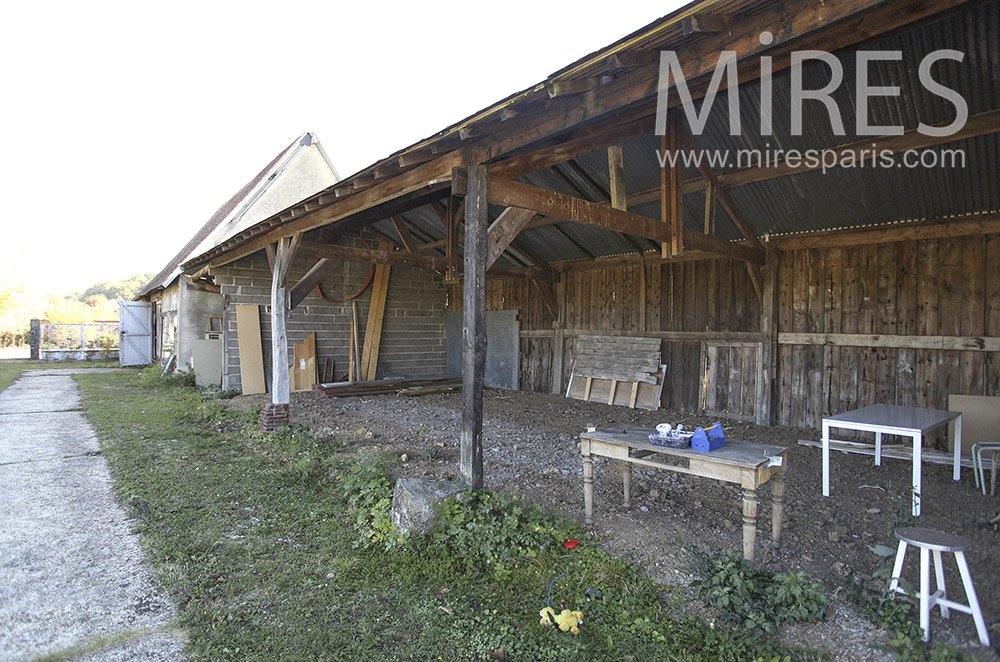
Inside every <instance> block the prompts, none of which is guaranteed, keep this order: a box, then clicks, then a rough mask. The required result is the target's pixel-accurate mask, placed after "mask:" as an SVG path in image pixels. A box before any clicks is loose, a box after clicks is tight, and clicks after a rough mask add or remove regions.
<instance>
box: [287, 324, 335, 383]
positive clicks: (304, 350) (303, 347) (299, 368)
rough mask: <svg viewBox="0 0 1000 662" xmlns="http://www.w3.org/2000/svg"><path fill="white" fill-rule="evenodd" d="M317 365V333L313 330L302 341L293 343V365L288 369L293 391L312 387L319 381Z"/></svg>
mask: <svg viewBox="0 0 1000 662" xmlns="http://www.w3.org/2000/svg"><path fill="white" fill-rule="evenodd" d="M328 360H329V359H328ZM317 367H318V366H317V364H316V333H315V332H313V333H310V334H309V335H308V336H306V339H305V340H303V341H302V342H300V343H294V344H293V345H292V365H291V366H290V367H289V369H288V370H289V379H290V380H291V390H292V392H293V393H296V392H299V391H309V390H311V389H312V387H313V384H316V383H317V382H318V381H319V379H318V378H317V374H316V370H317Z"/></svg>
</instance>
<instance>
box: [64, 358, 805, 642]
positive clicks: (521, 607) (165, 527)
mask: <svg viewBox="0 0 1000 662" xmlns="http://www.w3.org/2000/svg"><path fill="white" fill-rule="evenodd" d="M78 381H79V383H80V384H81V386H82V387H83V406H84V409H85V411H86V414H87V416H88V418H89V419H90V420H91V422H92V423H93V424H94V426H95V428H96V429H97V432H98V436H99V438H100V439H101V442H102V447H103V449H104V455H105V457H106V458H107V459H108V461H109V463H110V465H111V470H112V474H113V476H114V479H115V483H116V487H117V490H118V492H119V495H120V498H121V500H122V501H123V503H126V504H131V507H132V509H133V514H134V515H135V516H136V517H137V520H136V527H137V528H138V530H139V532H140V534H141V535H142V540H143V541H144V545H145V547H146V550H147V553H148V555H149V557H150V559H151V561H152V563H153V565H154V568H155V570H156V573H157V576H158V577H159V580H160V581H161V582H162V584H163V585H164V586H165V588H166V589H167V591H168V592H169V593H170V595H171V597H172V599H173V601H174V603H175V605H176V606H177V608H178V619H179V622H180V624H181V625H182V626H183V627H184V628H185V630H186V631H187V633H188V635H189V642H190V643H189V652H190V653H191V654H192V655H193V656H194V658H195V659H204V660H273V659H283V660H313V659H343V660H348V659H351V660H353V659H364V660H401V659H419V660H438V659H441V660H470V661H472V660H475V661H479V660H484V659H506V660H566V659H573V660H579V661H586V660H608V659H618V660H621V659H630V658H631V659H637V660H638V659H651V660H652V659H655V660H702V659H703V660H734V661H735V660H741V661H742V660H757V659H761V660H763V659H767V660H772V659H780V658H782V657H786V656H790V657H794V658H796V659H806V658H809V657H815V655H813V654H810V653H808V652H804V651H788V650H785V649H783V648H781V647H780V646H779V645H778V644H777V643H776V642H775V640H773V639H771V638H770V637H769V636H767V635H761V636H758V637H750V636H747V633H746V632H745V631H743V630H742V629H734V628H730V627H727V626H719V627H711V626H710V625H709V624H707V623H705V622H703V621H701V620H698V619H696V618H694V617H692V616H690V615H685V614H684V613H683V611H682V610H681V609H680V608H679V607H678V603H677V600H676V597H675V596H674V595H672V594H671V593H670V592H668V591H665V590H664V589H663V588H662V587H660V586H658V585H656V584H655V583H654V582H653V581H652V580H650V579H648V578H647V577H645V576H644V575H641V574H640V573H638V572H637V571H636V570H634V569H632V568H630V567H629V566H627V565H626V564H625V563H624V562H622V561H621V560H619V559H616V558H614V557H611V556H609V555H607V554H605V553H604V552H602V551H601V550H600V549H599V548H598V547H597V546H596V545H594V544H591V542H590V539H589V538H588V536H587V534H586V533H585V532H584V531H582V530H580V529H579V528H577V527H576V525H575V524H573V523H571V522H568V521H565V520H559V519H554V518H552V517H549V516H547V515H545V514H544V513H543V512H542V511H541V510H539V509H537V508H534V507H531V506H529V505H527V504H525V503H524V502H522V501H520V500H519V499H515V498H511V497H505V496H498V495H490V494H486V493H467V494H465V495H464V496H463V497H462V498H460V499H458V500H456V501H453V502H452V503H450V504H448V505H446V506H444V507H443V510H442V513H441V514H442V518H443V524H442V526H441V527H440V528H439V529H438V530H437V531H435V532H434V533H432V534H429V535H426V536H416V535H414V536H409V537H403V536H400V535H399V534H398V533H397V532H395V530H394V529H393V528H392V526H391V522H389V521H388V504H389V499H390V497H391V490H392V479H391V475H390V474H389V472H388V465H387V464H384V463H380V462H379V461H378V460H377V459H376V458H372V457H362V458H360V459H359V458H357V457H352V456H349V455H348V454H347V451H346V447H347V445H346V442H347V441H348V440H346V439H344V440H336V439H335V440H325V439H324V440H320V439H317V438H315V437H314V436H313V435H312V434H311V433H310V432H309V431H308V430H306V429H304V428H301V427H293V428H288V429H284V430H282V431H280V432H279V433H276V434H274V435H271V436H265V435H263V434H261V433H260V432H259V431H258V429H257V420H256V416H255V414H254V412H250V413H249V414H244V413H238V412H235V411H233V410H229V409H227V408H226V407H225V405H224V403H222V402H220V401H219V400H218V399H217V398H215V397H213V396H210V395H207V394H205V393H204V392H200V391H198V390H196V389H192V388H189V387H186V386H182V385H178V384H176V383H172V382H169V381H167V380H153V379H146V378H143V377H138V376H137V375H136V373H115V374H104V375H80V376H79V377H78ZM566 537H575V538H578V539H581V540H582V541H583V542H582V544H581V545H580V546H579V547H577V548H576V549H574V550H572V551H571V552H567V551H566V550H565V549H564V548H563V547H562V544H561V543H562V541H563V540H564V539H565V538H566ZM567 570H568V572H566V571H567ZM564 572H565V574H562V573H564ZM553 578H558V579H557V580H556V581H555V582H553ZM550 584H551V586H552V588H551V604H552V607H553V608H557V611H560V610H561V609H563V608H570V609H579V610H582V611H583V612H584V623H583V626H582V627H581V632H580V634H579V636H573V635H572V634H569V633H566V632H560V631H559V630H558V629H557V628H552V627H546V626H543V625H542V624H541V623H540V622H539V621H540V618H539V610H540V609H541V608H542V607H544V606H545V605H546V599H547V595H548V591H549V587H550ZM491 654H492V656H491Z"/></svg>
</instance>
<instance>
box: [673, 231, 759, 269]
mask: <svg viewBox="0 0 1000 662" xmlns="http://www.w3.org/2000/svg"><path fill="white" fill-rule="evenodd" d="M681 234H682V235H683V236H684V246H683V248H684V250H686V251H687V250H694V251H703V252H705V253H712V254H714V255H721V256H722V257H730V258H733V259H736V260H742V261H743V262H748V263H750V264H764V251H763V250H761V249H759V248H755V247H752V246H747V245H745V244H740V243H736V242H733V241H725V240H723V239H719V238H718V237H710V236H708V235H707V234H702V233H701V232H698V231H696V230H692V229H690V228H683V229H682V231H681Z"/></svg>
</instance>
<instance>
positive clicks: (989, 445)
mask: <svg viewBox="0 0 1000 662" xmlns="http://www.w3.org/2000/svg"><path fill="white" fill-rule="evenodd" d="M983 453H992V454H993V458H992V460H993V472H992V477H991V479H990V494H991V495H992V494H994V493H996V489H997V454H998V453H1000V441H981V442H979V443H977V444H972V475H973V477H974V478H975V480H976V487H982V488H983V494H984V495H985V494H986V472H985V471H984V470H983Z"/></svg>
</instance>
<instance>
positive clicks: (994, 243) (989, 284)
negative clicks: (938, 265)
mask: <svg viewBox="0 0 1000 662" xmlns="http://www.w3.org/2000/svg"><path fill="white" fill-rule="evenodd" d="M983 240H984V242H985V250H986V259H985V261H984V271H985V273H987V274H998V273H1000V235H990V236H988V237H983ZM983 304H984V306H983V307H984V309H985V320H984V322H985V327H986V333H987V334H990V335H992V336H1000V278H990V279H988V280H987V281H986V291H985V294H984V299H983ZM985 359H986V360H985V365H984V368H983V369H984V371H985V375H984V378H983V382H984V383H983V395H1000V352H988V353H987V354H986V356H985Z"/></svg>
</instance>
